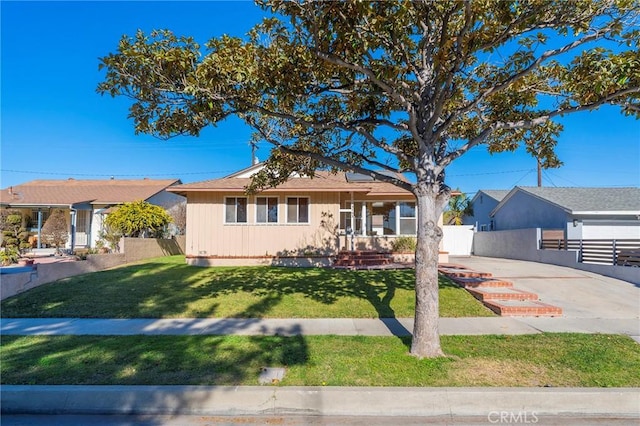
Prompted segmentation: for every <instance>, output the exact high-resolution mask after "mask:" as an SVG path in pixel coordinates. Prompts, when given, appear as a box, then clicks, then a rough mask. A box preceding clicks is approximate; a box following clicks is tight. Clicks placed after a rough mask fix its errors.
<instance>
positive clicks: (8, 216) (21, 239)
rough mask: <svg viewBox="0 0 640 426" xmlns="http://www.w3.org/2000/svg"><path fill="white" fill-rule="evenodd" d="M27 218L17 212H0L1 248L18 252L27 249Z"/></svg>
mask: <svg viewBox="0 0 640 426" xmlns="http://www.w3.org/2000/svg"><path fill="white" fill-rule="evenodd" d="M27 221H28V218H27V217H26V216H23V215H22V213H21V212H20V211H19V210H2V212H0V230H1V231H2V246H4V247H7V248H12V249H16V251H17V252H18V253H19V250H22V249H26V248H29V247H30V245H29V242H28V239H29V232H28V231H27V228H26V227H27Z"/></svg>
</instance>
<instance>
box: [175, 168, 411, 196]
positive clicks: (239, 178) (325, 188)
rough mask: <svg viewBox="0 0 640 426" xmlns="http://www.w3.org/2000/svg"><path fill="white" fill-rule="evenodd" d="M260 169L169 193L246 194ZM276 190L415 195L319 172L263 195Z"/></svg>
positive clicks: (185, 185)
mask: <svg viewBox="0 0 640 426" xmlns="http://www.w3.org/2000/svg"><path fill="white" fill-rule="evenodd" d="M257 169H258V166H252V167H250V168H247V169H244V170H241V171H239V172H236V173H233V174H231V175H229V176H225V177H223V178H220V179H212V180H207V181H202V182H194V183H187V184H183V185H177V186H174V187H172V188H170V189H168V190H169V191H170V192H175V193H178V194H181V195H185V194H186V193H187V192H244V188H245V187H246V186H247V185H249V184H250V183H251V177H249V176H250V175H251V174H252V172H255V171H257ZM394 177H396V178H398V179H401V180H404V181H406V179H405V178H404V176H402V175H399V174H396V175H394ZM274 191H280V192H297V193H305V192H343V191H344V192H349V191H354V192H363V193H366V194H367V195H372V196H375V195H379V196H384V195H389V196H413V194H412V193H411V192H409V191H406V190H404V189H402V188H399V187H397V186H395V185H393V184H390V183H387V182H381V181H376V180H369V181H353V180H349V179H348V178H347V173H344V172H339V173H337V174H332V173H331V172H328V171H317V172H316V173H315V175H314V177H313V178H309V177H305V176H296V177H292V178H290V179H289V180H287V181H286V182H284V183H282V184H280V185H278V186H277V187H276V188H267V189H265V190H263V192H274Z"/></svg>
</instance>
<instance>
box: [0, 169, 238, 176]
mask: <svg viewBox="0 0 640 426" xmlns="http://www.w3.org/2000/svg"><path fill="white" fill-rule="evenodd" d="M235 171H237V170H217V171H215V172H214V171H211V172H184V173H178V172H176V173H137V174H133V173H132V174H115V173H65V172H42V171H33V170H13V169H0V172H10V173H25V174H37V175H57V176H109V177H110V176H118V177H125V176H138V177H139V176H147V177H148V176H177V175H180V176H182V175H208V174H219V173H220V174H222V173H233V172H235Z"/></svg>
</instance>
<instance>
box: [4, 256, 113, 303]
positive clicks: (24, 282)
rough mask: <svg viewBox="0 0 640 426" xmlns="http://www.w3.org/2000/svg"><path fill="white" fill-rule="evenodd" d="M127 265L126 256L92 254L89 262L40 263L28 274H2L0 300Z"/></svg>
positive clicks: (88, 258)
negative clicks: (55, 282) (76, 277)
mask: <svg viewBox="0 0 640 426" xmlns="http://www.w3.org/2000/svg"><path fill="white" fill-rule="evenodd" d="M125 263H126V259H125V256H124V254H92V255H88V256H87V260H79V261H75V262H55V263H40V264H37V265H35V267H34V268H33V269H32V270H31V271H28V272H20V273H16V274H2V282H1V283H0V300H4V299H6V298H8V297H11V296H15V295H16V294H19V293H22V292H23V291H27V290H30V289H32V288H34V287H38V286H41V285H43V284H47V283H51V282H54V281H57V280H61V279H63V278H68V277H73V276H75V275H81V274H87V273H89V272H97V271H102V270H104V269H109V268H113V267H115V266H120V265H124V264H125Z"/></svg>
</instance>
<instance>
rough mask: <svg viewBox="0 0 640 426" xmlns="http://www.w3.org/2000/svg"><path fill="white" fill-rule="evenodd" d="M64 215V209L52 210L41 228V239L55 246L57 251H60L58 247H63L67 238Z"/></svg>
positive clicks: (67, 231) (67, 230) (67, 229)
mask: <svg viewBox="0 0 640 426" xmlns="http://www.w3.org/2000/svg"><path fill="white" fill-rule="evenodd" d="M65 216H66V214H65V212H64V211H62V210H60V209H56V210H54V211H53V212H52V213H51V216H49V218H48V219H47V221H46V222H45V223H44V226H43V227H42V230H41V234H42V241H43V242H45V243H47V244H49V245H52V246H53V247H55V248H56V251H57V252H60V248H61V247H64V245H65V244H66V243H67V239H68V238H69V228H68V225H67V219H66V217H65Z"/></svg>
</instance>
